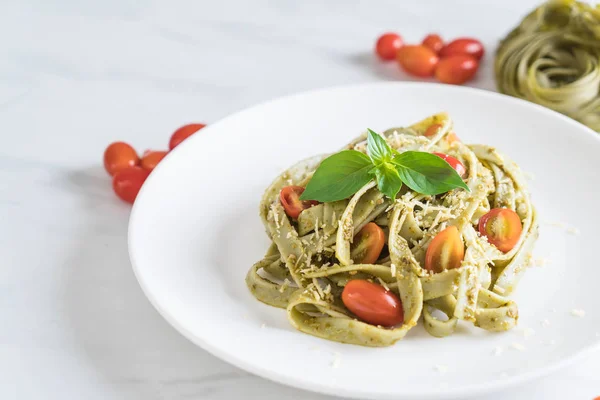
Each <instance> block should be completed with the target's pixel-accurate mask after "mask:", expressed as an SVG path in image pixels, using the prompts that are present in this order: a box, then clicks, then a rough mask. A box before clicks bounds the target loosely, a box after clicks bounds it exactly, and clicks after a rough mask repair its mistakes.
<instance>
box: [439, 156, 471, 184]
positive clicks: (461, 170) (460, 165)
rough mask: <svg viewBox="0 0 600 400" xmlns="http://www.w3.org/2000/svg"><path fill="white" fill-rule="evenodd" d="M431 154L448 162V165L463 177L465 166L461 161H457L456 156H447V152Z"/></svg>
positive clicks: (465, 171) (465, 172)
mask: <svg viewBox="0 0 600 400" xmlns="http://www.w3.org/2000/svg"><path fill="white" fill-rule="evenodd" d="M433 154H435V155H436V156H438V157H439V158H441V159H442V160H444V161H446V162H447V163H448V164H450V166H451V167H452V168H454V170H455V171H456V172H457V173H458V175H460V177H461V178H464V177H465V175H466V174H467V168H465V166H464V165H463V163H461V162H460V161H458V160H457V159H456V158H454V157H452V156H449V155H448V154H444V153H433Z"/></svg>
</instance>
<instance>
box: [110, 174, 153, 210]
mask: <svg viewBox="0 0 600 400" xmlns="http://www.w3.org/2000/svg"><path fill="white" fill-rule="evenodd" d="M149 174H150V172H148V171H146V170H145V169H143V168H140V167H129V168H125V169H123V170H121V171H119V172H117V173H116V174H115V176H114V177H113V190H114V191H115V193H116V194H117V196H119V198H121V200H124V201H126V202H128V203H131V204H133V202H134V201H135V198H136V197H137V194H138V192H139V191H140V189H141V187H142V185H143V184H144V182H145V181H146V178H147V177H148V175H149Z"/></svg>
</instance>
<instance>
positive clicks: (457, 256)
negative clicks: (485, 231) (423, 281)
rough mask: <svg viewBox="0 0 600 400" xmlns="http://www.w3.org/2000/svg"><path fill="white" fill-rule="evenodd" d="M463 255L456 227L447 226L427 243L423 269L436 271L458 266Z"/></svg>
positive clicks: (461, 243)
mask: <svg viewBox="0 0 600 400" xmlns="http://www.w3.org/2000/svg"><path fill="white" fill-rule="evenodd" d="M464 257H465V245H464V244H463V242H462V240H461V238H460V234H459V233H458V229H457V228H456V227H455V226H449V227H448V228H446V229H444V230H443V231H441V232H440V233H438V234H437V235H435V237H434V238H433V240H432V241H431V243H429V247H428V248H427V252H426V253H425V269H426V270H428V271H433V272H436V273H437V272H442V271H445V270H447V269H454V268H458V267H460V264H461V262H462V260H463V258H464Z"/></svg>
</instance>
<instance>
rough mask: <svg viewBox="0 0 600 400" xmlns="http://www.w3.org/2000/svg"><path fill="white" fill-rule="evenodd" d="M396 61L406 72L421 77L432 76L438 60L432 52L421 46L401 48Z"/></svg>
mask: <svg viewBox="0 0 600 400" xmlns="http://www.w3.org/2000/svg"><path fill="white" fill-rule="evenodd" d="M396 59H397V60H398V64H400V66H401V67H402V68H403V69H404V70H405V71H406V72H408V73H409V74H413V75H416V76H421V77H427V76H432V75H433V71H434V70H435V66H436V65H437V63H438V60H439V59H438V56H437V55H436V54H435V52H434V51H433V50H431V49H430V48H429V47H425V46H421V45H418V46H414V45H410V46H403V47H402V48H400V50H398V54H397V56H396Z"/></svg>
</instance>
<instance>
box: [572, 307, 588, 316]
mask: <svg viewBox="0 0 600 400" xmlns="http://www.w3.org/2000/svg"><path fill="white" fill-rule="evenodd" d="M571 315H572V316H574V317H579V318H583V317H585V311H584V310H581V309H577V308H574V309H572V310H571Z"/></svg>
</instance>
